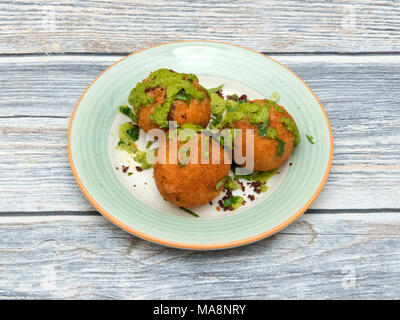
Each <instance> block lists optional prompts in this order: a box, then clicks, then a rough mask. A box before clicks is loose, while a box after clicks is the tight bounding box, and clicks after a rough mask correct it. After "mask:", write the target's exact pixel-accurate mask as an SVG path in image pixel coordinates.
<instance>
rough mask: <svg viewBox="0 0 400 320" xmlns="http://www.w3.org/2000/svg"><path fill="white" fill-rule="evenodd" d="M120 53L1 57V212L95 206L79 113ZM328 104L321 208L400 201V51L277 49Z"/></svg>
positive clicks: (378, 205)
mask: <svg viewBox="0 0 400 320" xmlns="http://www.w3.org/2000/svg"><path fill="white" fill-rule="evenodd" d="M118 58H119V57H85V56H56V57H34V58H32V57H21V58H1V59H0V87H1V91H2V95H0V168H1V172H2V175H1V176H0V212H1V213H3V214H4V213H7V212H18V211H28V212H31V211H35V212H39V211H60V212H63V211H80V210H82V211H90V210H94V209H93V207H92V206H91V205H90V204H89V203H88V202H87V200H86V199H85V198H84V196H83V195H82V193H81V192H80V190H79V188H78V186H77V184H76V182H75V181H74V179H73V177H72V174H71V171H70V167H69V164H68V159H67V151H66V141H67V126H68V121H69V116H70V114H71V113H72V110H73V108H74V105H75V103H76V101H77V100H78V98H79V96H80V95H81V93H82V92H83V91H84V89H85V88H86V86H87V85H88V84H89V83H90V82H91V80H92V79H94V78H95V77H96V76H97V74H99V73H100V72H101V71H102V70H103V69H104V68H106V66H108V65H110V64H111V63H112V62H114V61H115V60H117V59H118ZM274 58H276V59H278V61H280V62H282V63H285V64H286V65H288V66H289V67H291V68H292V69H293V70H294V71H295V72H297V73H298V74H299V75H300V76H301V77H302V78H303V79H304V80H305V81H306V82H307V83H308V84H309V85H310V86H311V88H312V89H313V90H314V91H315V93H316V94H317V96H318V97H319V98H320V100H321V102H322V104H323V105H324V107H325V109H326V111H327V113H328V116H329V119H330V121H331V125H332V128H333V133H334V141H335V152H334V162H333V168H332V172H331V175H330V177H329V179H328V182H327V184H326V186H325V188H324V190H323V192H322V194H321V195H320V197H319V198H318V199H317V201H316V202H315V203H314V204H313V206H312V208H313V209H335V210H336V209H340V210H341V209H372V208H400V188H399V181H400V158H399V155H400V105H399V102H398V88H399V87H400V77H399V74H400V58H399V57H398V56H389V57H387V56H362V57H353V56H350V57H346V56H317V57H314V56H289V57H288V56H274Z"/></svg>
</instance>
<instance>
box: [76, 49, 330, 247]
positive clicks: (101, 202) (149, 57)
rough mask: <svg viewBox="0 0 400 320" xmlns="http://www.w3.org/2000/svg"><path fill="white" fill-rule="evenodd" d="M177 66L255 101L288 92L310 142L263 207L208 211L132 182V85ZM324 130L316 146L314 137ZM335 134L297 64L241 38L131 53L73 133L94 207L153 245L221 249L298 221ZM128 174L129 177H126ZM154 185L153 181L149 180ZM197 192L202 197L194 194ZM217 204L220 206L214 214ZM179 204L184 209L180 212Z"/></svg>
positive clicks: (106, 75)
mask: <svg viewBox="0 0 400 320" xmlns="http://www.w3.org/2000/svg"><path fill="white" fill-rule="evenodd" d="M159 68H170V69H174V70H176V71H178V72H186V73H195V74H197V75H198V76H199V78H200V83H201V84H202V85H204V86H206V87H211V86H212V85H214V84H220V82H221V81H222V83H225V84H226V89H227V93H229V91H231V92H233V91H237V90H239V91H240V90H243V92H238V93H248V92H250V93H251V94H250V98H258V97H269V96H270V95H271V93H272V92H274V91H276V92H278V93H279V96H280V98H281V99H280V101H279V103H280V104H282V105H283V106H285V107H286V109H287V110H288V111H289V113H290V114H291V115H292V116H293V117H294V119H295V120H296V123H297V125H298V127H299V130H300V133H301V137H302V142H301V143H300V145H299V146H298V147H297V148H296V149H295V151H294V153H293V154H292V156H291V158H290V159H289V161H288V162H292V163H293V165H292V166H290V167H289V166H288V164H287V163H286V164H285V165H284V166H283V167H282V174H281V175H280V176H279V178H276V179H275V182H273V186H272V187H271V188H270V189H271V190H269V191H268V192H267V193H266V196H264V197H261V198H260V199H258V200H257V201H255V203H254V204H252V205H250V206H245V207H244V208H242V209H241V210H239V211H237V212H236V211H235V212H234V213H230V214H229V213H217V212H216V210H215V207H211V206H210V207H209V208H208V209H206V208H203V209H200V210H201V212H202V214H201V218H200V219H198V218H194V217H192V216H190V215H185V214H182V212H180V211H179V210H178V209H177V208H176V207H173V206H172V205H169V204H168V206H169V207H163V206H162V205H161V204H160V205H159V204H158V203H160V202H159V199H160V198H161V196H160V195H159V194H158V192H157V190H156V189H155V188H154V186H152V185H151V183H152V182H151V181H150V180H151V172H150V173H147V176H146V175H144V176H140V177H141V178H139V175H137V174H134V175H132V179H139V180H132V181H138V182H140V179H142V180H143V179H144V178H143V177H145V178H149V179H150V180H148V183H149V187H148V188H147V189H146V188H145V187H140V186H139V187H138V188H136V189H135V190H134V189H133V188H132V184H131V182H132V181H129V180H126V178H121V176H120V175H119V174H118V173H117V172H116V170H115V167H114V165H115V161H117V160H115V159H117V158H118V155H117V154H116V153H115V152H116V151H115V148H113V147H112V146H113V140H112V139H113V138H112V137H113V136H114V134H113V130H115V126H116V123H117V122H118V121H120V120H119V119H118V114H117V107H118V105H120V104H125V103H126V102H127V98H128V95H129V92H130V90H131V89H132V87H134V86H135V85H136V83H137V82H139V81H141V80H142V79H144V78H146V77H147V76H148V74H149V73H150V72H151V71H154V70H156V69H159ZM305 134H309V135H311V136H313V137H314V140H315V144H314V145H313V144H311V143H309V142H308V141H307V139H306V138H305ZM332 154H333V140H332V132H331V129H330V125H329V121H328V118H327V116H326V113H325V111H324V110H323V108H322V105H321V104H320V102H319V101H318V99H317V97H316V96H315V95H314V94H313V92H312V91H311V89H310V88H308V86H307V85H306V84H305V83H304V81H303V80H301V79H300V78H299V77H298V76H296V75H295V74H294V73H293V72H292V71H291V70H289V69H288V68H286V67H285V66H283V65H281V64H279V63H278V62H276V61H274V60H273V59H271V58H268V57H266V56H265V55H262V54H260V53H257V52H254V51H251V50H249V49H246V48H242V47H238V46H235V45H230V44H225V43H217V42H208V41H184V42H174V43H167V44H163V45H159V46H155V47H151V48H148V49H145V50H142V51H140V52H137V53H134V54H131V55H129V56H127V57H125V58H124V59H122V60H120V61H118V62H117V63H115V64H113V65H112V66H111V67H109V68H108V69H106V70H105V71H104V72H103V73H101V74H100V75H99V76H98V77H97V78H96V79H95V80H94V81H93V82H92V83H91V85H90V86H89V87H88V88H87V90H86V91H85V92H84V93H83V95H82V96H81V98H80V99H79V101H78V103H77V105H76V107H75V110H74V112H73V114H72V116H71V121H70V126H69V131H68V155H69V160H70V164H71V168H72V172H73V174H74V176H75V179H76V181H77V183H78V185H79V187H80V188H81V190H82V191H83V193H84V194H85V196H86V197H87V198H88V200H89V201H90V202H91V203H92V204H93V206H94V207H95V208H96V209H97V210H98V211H99V212H100V213H102V214H103V215H104V216H105V217H106V218H107V219H109V220H110V221H112V222H113V223H115V224H116V225H118V226H119V227H121V228H122V229H124V230H126V231H128V232H130V233H132V234H134V235H136V236H138V237H140V238H143V239H147V240H149V241H152V242H156V243H160V244H164V245H167V246H172V247H179V248H187V249H220V248H228V247H234V246H239V245H243V244H247V243H251V242H254V241H257V240H260V239H262V238H265V237H267V236H270V235H271V234H273V233H275V232H277V231H279V230H281V229H283V228H284V227H286V226H287V225H289V224H290V223H291V222H293V221H294V220H295V219H297V218H298V217H299V216H300V215H301V214H302V213H303V212H304V211H305V210H306V209H307V208H308V207H309V206H310V205H311V203H312V202H313V201H314V200H315V198H316V197H317V196H318V194H319V193H320V192H321V190H322V188H323V186H324V184H325V181H326V179H327V178H328V174H329V171H330V167H331V163H332ZM123 179H125V180H123ZM144 185H146V186H147V185H148V184H147V183H145V184H143V186H144ZM194 196H195V195H194ZM211 210H213V211H212V212H211ZM175 211H176V212H175Z"/></svg>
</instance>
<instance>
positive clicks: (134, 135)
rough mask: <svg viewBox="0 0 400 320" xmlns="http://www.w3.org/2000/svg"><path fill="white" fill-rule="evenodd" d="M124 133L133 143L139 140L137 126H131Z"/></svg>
mask: <svg viewBox="0 0 400 320" xmlns="http://www.w3.org/2000/svg"><path fill="white" fill-rule="evenodd" d="M125 132H126V134H127V135H128V136H129V137H130V138H131V139H132V140H133V141H136V140H137V139H139V127H138V126H135V125H132V127H131V128H129V129H128V130H126V131H125Z"/></svg>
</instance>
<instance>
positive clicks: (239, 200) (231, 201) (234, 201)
mask: <svg viewBox="0 0 400 320" xmlns="http://www.w3.org/2000/svg"><path fill="white" fill-rule="evenodd" d="M243 202H244V199H243V197H241V196H232V197H230V198H228V199H226V200H224V207H225V208H228V207H229V206H232V208H233V210H235V209H237V208H239V207H240V206H242V205H243Z"/></svg>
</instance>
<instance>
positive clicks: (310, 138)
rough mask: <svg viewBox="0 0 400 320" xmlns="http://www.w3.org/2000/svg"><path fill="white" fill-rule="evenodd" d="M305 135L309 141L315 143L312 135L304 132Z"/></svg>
mask: <svg viewBox="0 0 400 320" xmlns="http://www.w3.org/2000/svg"><path fill="white" fill-rule="evenodd" d="M306 137H307V139H308V141H310V143H312V144H315V142H314V137H313V136H309V135H308V134H306Z"/></svg>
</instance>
